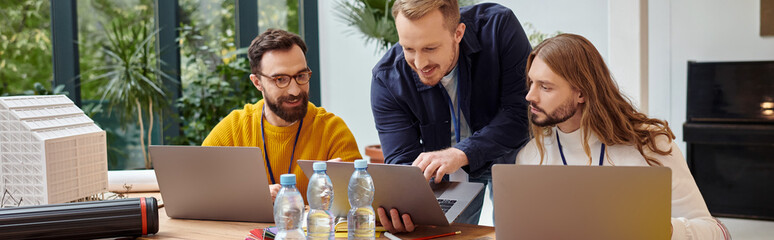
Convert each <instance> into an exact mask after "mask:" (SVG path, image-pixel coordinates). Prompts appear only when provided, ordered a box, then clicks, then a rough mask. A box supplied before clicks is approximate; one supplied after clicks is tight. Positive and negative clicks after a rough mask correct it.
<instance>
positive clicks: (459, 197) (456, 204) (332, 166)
mask: <svg viewBox="0 0 774 240" xmlns="http://www.w3.org/2000/svg"><path fill="white" fill-rule="evenodd" d="M314 162H315V161H309V160H299V161H298V165H299V166H300V167H301V170H303V171H304V174H306V175H307V177H309V178H311V175H312V174H313V173H314V170H312V164H313V163H314ZM327 163H328V170H327V174H328V176H330V178H331V181H332V182H333V196H334V197H333V207H332V208H331V212H332V213H333V215H335V216H337V217H346V216H347V212H348V211H349V208H350V206H349V201H348V199H347V186H348V185H349V178H350V177H351V176H352V172H354V171H355V168H354V164H353V163H349V162H327ZM368 174H370V175H371V178H373V179H374V189H375V190H376V192H375V193H374V202H373V204H372V205H373V207H374V209H376V208H378V207H380V206H381V207H384V208H385V209H390V208H396V209H398V210H399V211H400V213H401V214H403V213H408V214H409V215H411V219H412V221H413V222H414V224H419V225H436V226H447V225H449V223H451V222H453V221H454V220H455V219H457V217H458V216H459V215H460V213H462V211H463V210H464V209H465V208H466V207H467V206H468V205H469V204H470V202H471V201H473V198H475V196H476V195H477V194H478V193H479V192H480V191H481V190H482V189H483V188H484V185H483V184H481V183H462V182H444V183H440V184H431V183H429V182H428V181H427V180H425V177H424V176H423V175H422V171H421V170H420V169H419V168H418V167H415V166H407V165H391V164H368ZM439 199H441V200H442V201H444V202H445V203H444V204H445V205H448V206H447V211H446V212H445V213H444V211H443V210H442V208H441V204H440V203H439V202H440V201H439Z"/></svg>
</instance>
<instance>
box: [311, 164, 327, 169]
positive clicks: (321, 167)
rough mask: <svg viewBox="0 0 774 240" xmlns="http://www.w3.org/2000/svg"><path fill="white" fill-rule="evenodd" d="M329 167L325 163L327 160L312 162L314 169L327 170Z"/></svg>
mask: <svg viewBox="0 0 774 240" xmlns="http://www.w3.org/2000/svg"><path fill="white" fill-rule="evenodd" d="M327 168H328V165H326V164H325V162H315V163H314V164H312V169H314V170H315V171H325V170H326V169H327Z"/></svg>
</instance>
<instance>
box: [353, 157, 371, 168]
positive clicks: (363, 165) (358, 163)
mask: <svg viewBox="0 0 774 240" xmlns="http://www.w3.org/2000/svg"><path fill="white" fill-rule="evenodd" d="M366 167H368V160H365V159H360V160H355V168H366Z"/></svg>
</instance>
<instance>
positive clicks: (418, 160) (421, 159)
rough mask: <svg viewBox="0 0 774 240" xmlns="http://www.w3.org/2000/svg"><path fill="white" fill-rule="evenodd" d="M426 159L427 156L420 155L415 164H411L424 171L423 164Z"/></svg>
mask: <svg viewBox="0 0 774 240" xmlns="http://www.w3.org/2000/svg"><path fill="white" fill-rule="evenodd" d="M424 159H425V154H424V153H420V154H419V156H417V159H414V162H412V163H411V166H417V167H419V168H420V169H422V170H424V167H423V166H422V162H423V161H424Z"/></svg>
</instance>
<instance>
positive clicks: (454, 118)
mask: <svg viewBox="0 0 774 240" xmlns="http://www.w3.org/2000/svg"><path fill="white" fill-rule="evenodd" d="M439 86H441V92H443V95H444V96H446V102H447V103H449V112H451V117H452V125H454V135H455V137H456V139H457V143H459V142H460V118H462V115H461V113H460V109H461V108H462V105H460V97H459V94H460V83H459V82H457V107H458V108H457V113H456V114H455V113H454V104H453V103H452V100H451V97H449V93H447V92H446V88H445V87H443V85H439Z"/></svg>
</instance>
